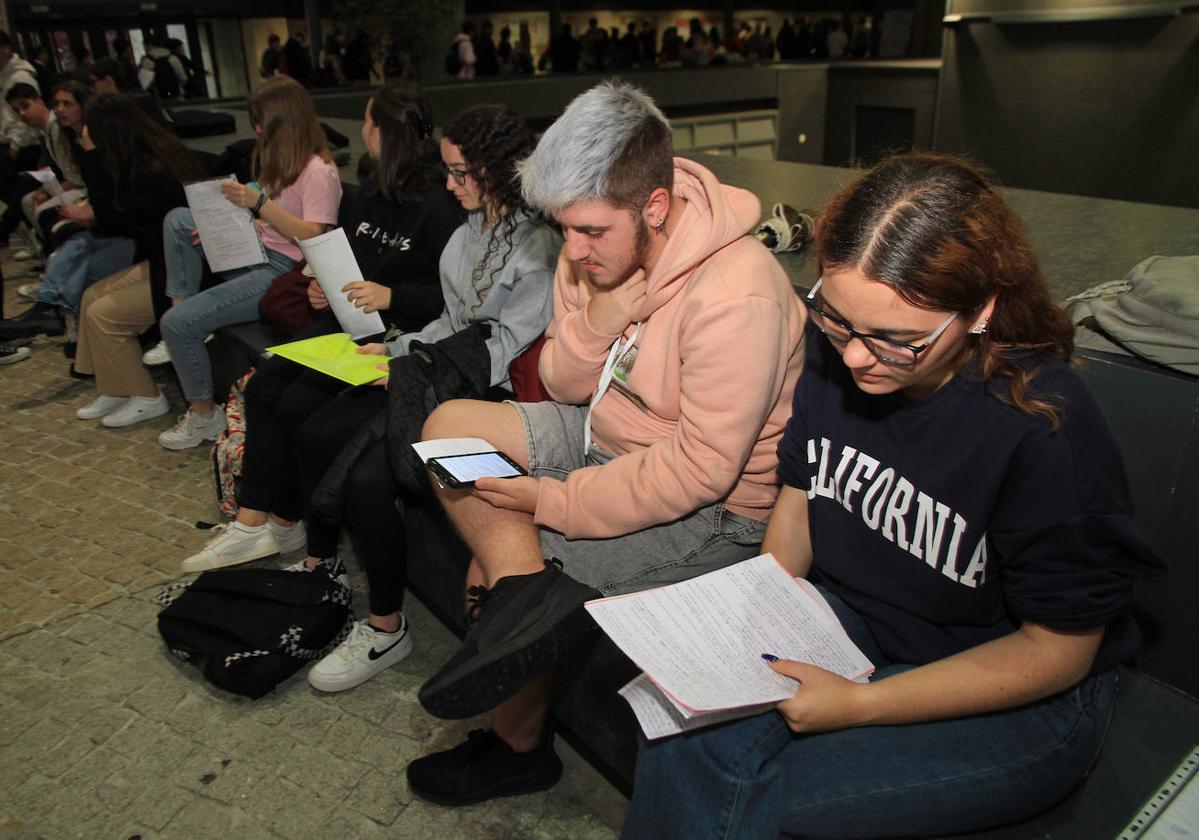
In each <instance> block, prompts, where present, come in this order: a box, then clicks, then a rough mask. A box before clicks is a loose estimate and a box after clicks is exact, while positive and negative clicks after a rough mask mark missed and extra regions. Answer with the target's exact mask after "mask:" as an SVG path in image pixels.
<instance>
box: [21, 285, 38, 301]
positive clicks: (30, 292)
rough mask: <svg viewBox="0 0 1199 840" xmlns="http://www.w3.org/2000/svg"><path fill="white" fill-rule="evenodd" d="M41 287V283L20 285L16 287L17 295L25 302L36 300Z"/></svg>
mask: <svg viewBox="0 0 1199 840" xmlns="http://www.w3.org/2000/svg"><path fill="white" fill-rule="evenodd" d="M41 287H42V284H41V283H22V284H21V285H20V286H17V294H18V295H20V296H21V297H23V298H25V299H26V300H37V293H38V290H39V289H40V288H41Z"/></svg>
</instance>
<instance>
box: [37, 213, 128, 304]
mask: <svg viewBox="0 0 1199 840" xmlns="http://www.w3.org/2000/svg"><path fill="white" fill-rule="evenodd" d="M136 251H137V243H136V242H134V241H133V240H132V239H128V238H126V237H124V236H95V235H94V234H92V233H91V231H86V230H84V231H80V232H79V233H77V234H75V235H74V236H72V237H71V238H70V239H68V240H67V241H66V242H64V243H62V244H61V245H59V246H58V249H57V250H55V252H54V253H53V254H52V255H51V256H50V261H49V262H48V263H46V273H45V275H44V276H43V277H42V287H41V288H40V289H38V292H37V299H38V300H39V301H41V302H42V303H49V304H53V305H54V306H57V307H59V308H60V309H65V310H67V311H68V312H74V313H76V314H78V312H79V302H80V301H81V300H83V293H84V292H85V291H86V290H87V287H88V286H90V285H92V284H93V283H96V282H98V281H100V280H103V279H104V278H105V277H108V276H110V275H112V274H116V273H117V272H118V271H120V270H121V269H122V268H128V267H129V266H131V265H133V255H134V253H135V252H136Z"/></svg>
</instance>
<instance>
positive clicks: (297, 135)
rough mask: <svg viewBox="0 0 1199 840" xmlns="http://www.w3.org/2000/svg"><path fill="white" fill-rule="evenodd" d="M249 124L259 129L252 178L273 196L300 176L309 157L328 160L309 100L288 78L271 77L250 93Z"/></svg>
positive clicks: (325, 141)
mask: <svg viewBox="0 0 1199 840" xmlns="http://www.w3.org/2000/svg"><path fill="white" fill-rule="evenodd" d="M249 105H250V122H251V123H252V124H253V125H255V126H261V127H262V133H261V134H259V135H258V142H257V143H255V144H254V155H253V158H252V160H251V166H252V167H253V172H254V178H255V179H256V180H257V181H258V183H260V184H261V185H262V186H263V187H265V188H266V190H267V193H268V194H269V195H272V196H277V195H279V193H281V192H283V190H285V189H287V188H288V187H290V186H291V185H292V184H294V183H295V182H296V179H297V178H299V177H300V173H301V172H303V171H304V167H305V166H307V165H308V161H309V160H311V159H312V156H313V155H320V156H321V158H322V159H323V160H325V161H326V162H329V161H332V160H333V158H332V156H331V155H330V154H329V141H328V140H327V139H326V138H325V132H324V131H323V130H322V129H321V125H320V123H319V122H318V121H317V118H316V110H315V109H314V108H313V107H312V97H311V96H309V95H308V91H307V90H305V89H304V86H303V85H301V84H300V83H299V82H297V81H296V80H295V79H293V78H291V77H290V76H275V77H272V78H270V79H267V80H266V81H265V82H263V83H262V86H261V87H259V88H258V89H256V90H255V91H254V92H253V93H251V94H250V102H249Z"/></svg>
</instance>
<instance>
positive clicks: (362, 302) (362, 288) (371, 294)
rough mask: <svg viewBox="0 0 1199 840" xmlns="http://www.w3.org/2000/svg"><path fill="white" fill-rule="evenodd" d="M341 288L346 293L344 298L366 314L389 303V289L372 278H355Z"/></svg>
mask: <svg viewBox="0 0 1199 840" xmlns="http://www.w3.org/2000/svg"><path fill="white" fill-rule="evenodd" d="M341 290H342V291H343V292H345V293H346V300H348V301H349V302H350V303H352V304H354V305H355V306H357V307H358V308H359V309H361V310H362V311H363V312H366V313H368V314H369V313H371V312H378V311H379V310H380V309H386V308H387V307H389V306H390V305H391V289H389V288H388V287H387V286H384V285H383V284H381V283H376V282H374V281H373V280H355V281H353V282H351V283H346V284H345V285H344V286H342V287H341Z"/></svg>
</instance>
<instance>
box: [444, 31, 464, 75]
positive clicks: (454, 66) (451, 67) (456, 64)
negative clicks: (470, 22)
mask: <svg viewBox="0 0 1199 840" xmlns="http://www.w3.org/2000/svg"><path fill="white" fill-rule="evenodd" d="M461 69H462V56H461V54H460V53H459V52H458V39H457V38H455V39H454V40H453V41H451V42H450V49H449V52H447V53H446V54H445V72H447V73H449V74H450V75H451V76H457V75H458V72H459V71H460V70H461Z"/></svg>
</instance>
